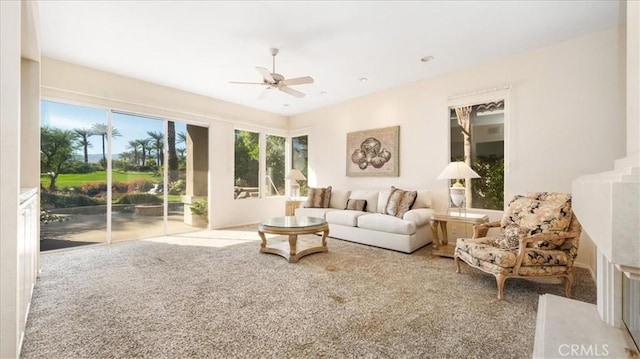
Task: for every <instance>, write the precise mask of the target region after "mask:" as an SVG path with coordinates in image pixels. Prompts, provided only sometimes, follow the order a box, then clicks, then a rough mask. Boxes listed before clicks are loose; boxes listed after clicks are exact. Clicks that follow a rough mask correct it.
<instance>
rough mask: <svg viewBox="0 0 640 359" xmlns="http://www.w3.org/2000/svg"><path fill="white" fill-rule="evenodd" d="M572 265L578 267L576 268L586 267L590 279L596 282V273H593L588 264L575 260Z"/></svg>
mask: <svg viewBox="0 0 640 359" xmlns="http://www.w3.org/2000/svg"><path fill="white" fill-rule="evenodd" d="M573 265H574V266H576V267H578V268H584V269H587V270H588V271H589V274H591V279H593V282H594V283H596V282H597V278H596V274H595V272H594V271H593V268H591V266H590V265H588V264H585V263H580V262H575V263H573Z"/></svg>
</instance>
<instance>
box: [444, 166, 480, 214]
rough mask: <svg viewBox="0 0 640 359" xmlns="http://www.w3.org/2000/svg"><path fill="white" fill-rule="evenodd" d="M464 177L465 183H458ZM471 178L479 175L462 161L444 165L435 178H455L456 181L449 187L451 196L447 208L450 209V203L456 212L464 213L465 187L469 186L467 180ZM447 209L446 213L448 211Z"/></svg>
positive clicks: (465, 204) (465, 202)
mask: <svg viewBox="0 0 640 359" xmlns="http://www.w3.org/2000/svg"><path fill="white" fill-rule="evenodd" d="M461 178H464V179H465V185H464V186H463V185H462V183H460V179H461ZM471 178H480V176H479V175H478V174H477V173H476V172H475V171H474V170H472V169H471V167H469V166H468V165H467V164H466V163H464V162H462V161H456V162H451V163H449V164H448V165H447V167H445V169H444V170H443V171H442V173H440V174H439V175H438V177H436V179H447V180H452V179H455V180H456V183H454V184H453V185H452V186H451V188H449V195H450V197H451V202H449V210H450V209H451V205H452V204H453V206H454V207H455V208H457V209H458V213H459V214H461V213H466V207H467V200H466V197H467V193H466V188H467V187H469V181H470V179H471ZM469 195H470V194H469ZM449 210H447V213H449Z"/></svg>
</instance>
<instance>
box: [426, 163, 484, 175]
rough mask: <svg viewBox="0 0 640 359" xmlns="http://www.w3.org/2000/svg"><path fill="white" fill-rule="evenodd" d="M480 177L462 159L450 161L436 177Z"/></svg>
mask: <svg viewBox="0 0 640 359" xmlns="http://www.w3.org/2000/svg"><path fill="white" fill-rule="evenodd" d="M459 178H480V176H479V175H478V174H477V173H476V172H475V171H474V170H472V169H471V167H469V166H468V165H467V164H466V163H464V162H462V161H456V162H451V163H449V165H448V166H447V167H446V168H445V169H444V170H443V171H442V172H441V173H440V174H439V175H438V177H436V179H459Z"/></svg>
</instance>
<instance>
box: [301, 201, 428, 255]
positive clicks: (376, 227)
mask: <svg viewBox="0 0 640 359" xmlns="http://www.w3.org/2000/svg"><path fill="white" fill-rule="evenodd" d="M417 192H418V196H417V197H416V200H415V202H414V203H413V205H412V206H411V209H410V210H409V211H407V212H406V213H405V214H404V216H403V217H402V218H398V217H395V216H392V215H388V214H384V209H385V206H386V204H387V200H388V199H389V195H390V194H391V190H390V189H389V190H383V191H347V190H332V191H331V198H330V204H329V208H306V207H301V208H298V209H296V211H295V215H296V216H309V217H320V218H324V219H325V220H326V221H327V223H328V224H329V236H330V237H333V238H338V239H343V240H347V241H351V242H357V243H362V244H367V245H371V246H376V247H381V248H386V249H392V250H395V251H400V252H404V253H412V252H414V251H415V250H417V249H419V248H421V247H423V246H425V245H427V244H429V243H431V241H432V235H431V228H430V225H429V220H430V218H431V215H432V214H433V213H435V211H434V210H433V209H432V203H431V195H430V193H429V191H426V190H418V191H417ZM349 199H364V200H366V201H367V205H366V207H365V211H354V210H346V209H345V208H346V207H347V200H349Z"/></svg>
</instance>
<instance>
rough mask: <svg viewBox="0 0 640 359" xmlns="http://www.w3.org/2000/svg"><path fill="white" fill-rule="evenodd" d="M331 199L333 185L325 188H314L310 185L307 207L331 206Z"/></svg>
mask: <svg viewBox="0 0 640 359" xmlns="http://www.w3.org/2000/svg"><path fill="white" fill-rule="evenodd" d="M330 201H331V186H329V187H325V188H313V187H309V194H308V195H307V203H306V204H305V207H307V208H329V202H330Z"/></svg>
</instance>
